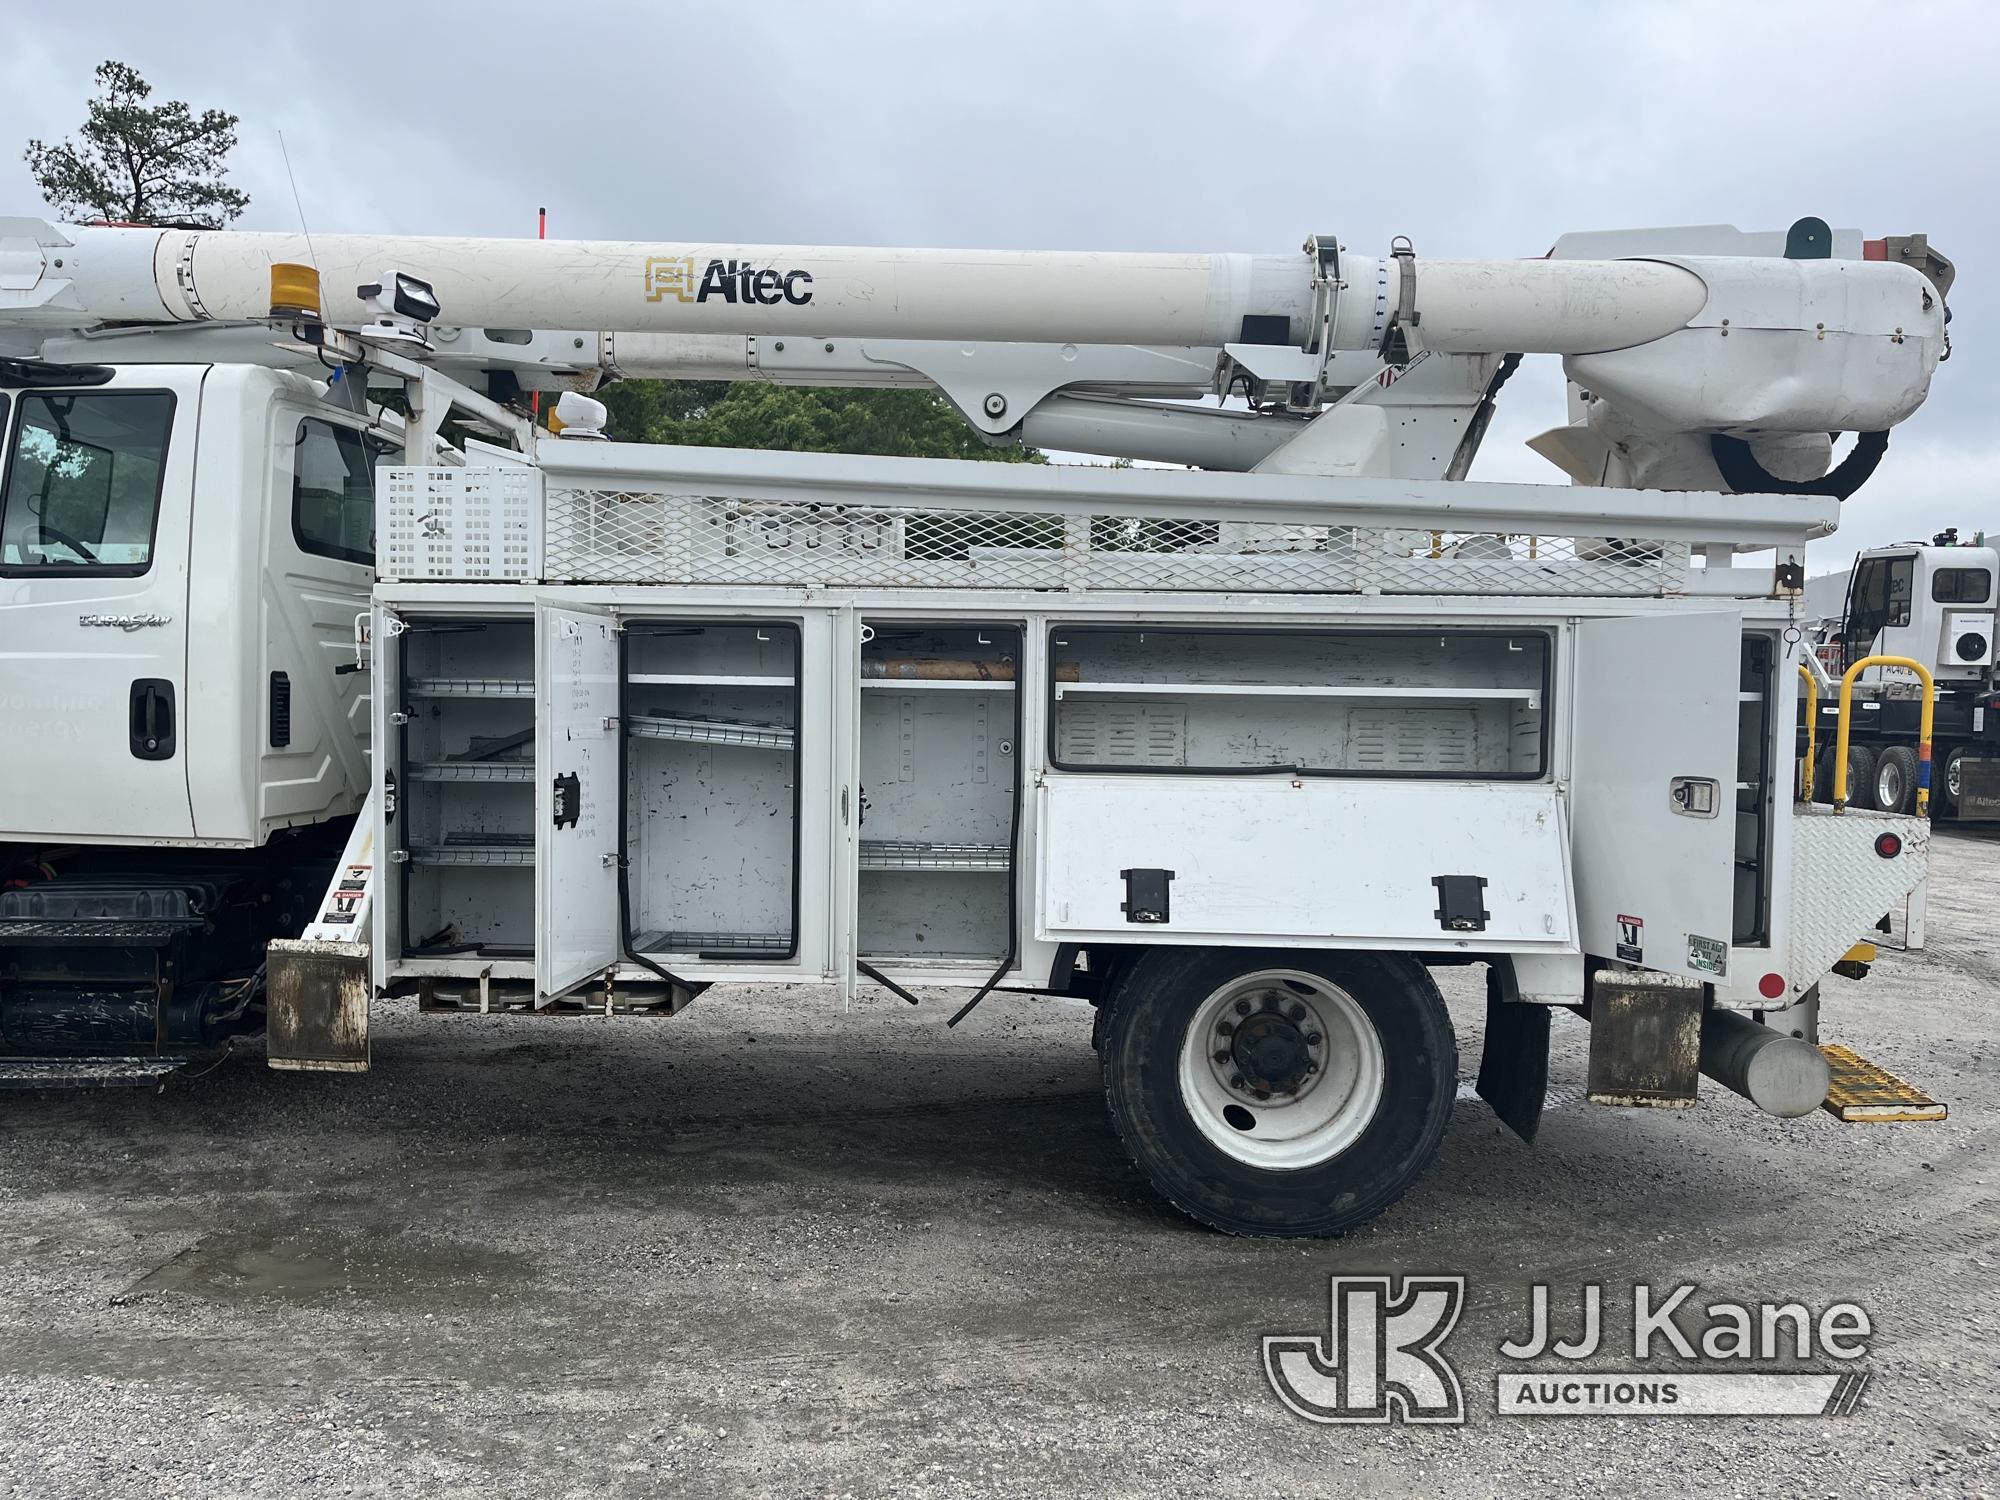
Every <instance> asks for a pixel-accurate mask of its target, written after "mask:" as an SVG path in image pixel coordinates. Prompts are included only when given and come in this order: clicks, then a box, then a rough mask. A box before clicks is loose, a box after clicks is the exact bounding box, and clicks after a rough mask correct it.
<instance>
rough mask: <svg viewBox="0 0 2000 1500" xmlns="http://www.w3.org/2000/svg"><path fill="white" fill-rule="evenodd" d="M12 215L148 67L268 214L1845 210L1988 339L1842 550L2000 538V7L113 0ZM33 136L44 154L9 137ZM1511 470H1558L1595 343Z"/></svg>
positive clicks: (1966, 329) (1272, 234)
mask: <svg viewBox="0 0 2000 1500" xmlns="http://www.w3.org/2000/svg"><path fill="white" fill-rule="evenodd" d="M6 39H7V45H6V46H5V47H4V48H0V100H4V104H0V121H4V125H5V126H6V129H5V130H0V147H4V150H0V211H4V212H10V213H30V212H38V211H39V208H38V205H39V197H38V194H37V193H36V190H35V187H34V184H33V181H32V180H31V178H30V177H29V175H28V172H27V169H26V167H25V166H24V165H23V164H22V163H21V161H20V159H19V154H18V153H19V149H20V144H21V143H25V141H26V139H27V138H28V137H29V136H31V135H39V136H43V137H57V136H61V135H63V134H65V133H67V132H69V131H71V130H73V129H74V127H75V126H76V124H77V123H78V122H79V121H80V119H81V117H82V113H83V101H84V100H85V99H86V97H87V96H88V95H89V93H90V89H91V78H90V74H91V69H92V68H93V67H94V66H95V65H96V63H97V62H99V61H100V60H102V59H103V58H106V57H116V58H119V59H121V60H123V61H126V62H129V63H131V64H133V65H134V66H135V67H137V68H139V69H140V71H141V72H143V73H144V74H145V75H146V77H147V78H148V79H149V80H150V81H151V82H152V83H153V84H154V86H155V89H156V90H157V91H158V93H159V94H160V95H164V96H167V97H174V98H184V99H186V100H188V101H189V102H190V103H191V104H193V105H194V106H195V107H197V108H202V107H207V106H220V107H223V108H227V109H229V110H231V111H234V112H235V113H236V114H238V115H240V116H241V117H242V125H241V127H240V133H241V144H240V146H239V148H238V150H237V153H236V157H235V172H234V180H235V181H236V182H237V184H238V185H239V186H241V187H243V188H245V189H246V190H247V191H248V192H249V193H250V194H251V198H252V205H251V208H250V210H249V212H248V214H246V215H245V217H244V218H243V220H242V221H241V227H243V228H251V229H290V228H294V227H296V225H297V217H298V216H297V210H296V209H295V208H294V206H293V203H292V197H291V193H290V190H289V188H288V187H287V185H286V181H285V172H284V165H283V162H282V160H281V157H280V154H279V148H278V132H279V131H281V130H282V131H283V132H284V135H285V141H286V143H287V145H288V146H289V148H290V151H291V157H292V164H293V167H294V168H295V170H296V172H297V176H298V184H299V191H300V194H301V196H302V198H303V200H304V207H305V213H306V217H307V219H308V222H309V223H310V224H311V226H312V227H313V228H314V229H319V230H329V231H330V230H335V229H347V230H379V231H391V232H395V231H402V232H413V233H414V232H427V233H456V234H521V233H526V234H532V233H533V232H534V216H535V209H536V207H537V206H538V205H542V204H546V205H547V206H548V209H549V213H550V219H551V225H552V228H551V233H552V234H559V235H561V236H563V237H578V238H587V237H593V236H599V237H611V238H621V239H622V238H630V239H655V238H656V239H676V240H715V241H735V242H739V243H820V244H841V243H847V244H884V245H941V246H966V247H993V248H1003V249H1045V248H1047V249H1105V250H1179V251H1210V250H1245V251H1266V252H1268V251H1280V252H1283V251H1291V250H1293V249H1295V248H1296V247H1297V246H1299V245H1300V244H1301V243H1302V242H1303V241H1304V239H1305V236H1306V235H1307V234H1308V233H1312V232H1329V231H1330V232H1336V233H1338V234H1339V235H1340V236H1341V238H1342V239H1343V240H1344V241H1345V242H1347V243H1349V244H1352V245H1353V246H1355V248H1356V249H1357V250H1366V251H1370V252H1379V250H1380V249H1382V248H1386V246H1387V244H1388V241H1389V239H1390V237H1391V236H1392V235H1396V234H1406V235H1408V236H1410V237H1411V239H1412V240H1413V241H1414V242H1415V244H1416V246H1417V249H1418V252H1419V254H1420V255H1421V254H1429V255H1438V256H1511V255H1523V254H1539V253H1541V252H1542V251H1543V250H1545V249H1547V248H1548V245H1549V243H1550V241H1551V240H1553V239H1554V238H1555V237H1556V236H1557V235H1558V234H1560V233H1562V232H1564V231H1565V230H1573V229H1598V228H1621V227H1630V226H1639V225H1652V224H1683V223H1685V224H1699V223H1718V222H1720V223H1733V224H1735V225H1737V226H1739V227H1741V228H1745V229H1753V228H1754V229H1764V228H1781V227H1783V226H1785V225H1787V224H1790V223H1791V222H1792V221H1793V220H1794V219H1797V218H1799V217H1800V216H1802V215H1806V214H1816V215H1818V216H1820V217H1822V218H1825V219H1827V220H1828V221H1829V222H1831V223H1832V224H1834V225H1835V226H1837V227H1854V228H1859V229H1862V230H1864V231H1865V232H1866V233H1867V234H1868V235H1869V236H1870V237H1875V236H1879V235H1883V234H1900V233H1907V232H1911V231H1925V232H1928V233H1929V234H1930V235H1931V237H1932V241H1933V243H1934V244H1935V245H1936V246H1937V247H1938V248H1939V249H1941V250H1942V251H1943V252H1944V253H1945V254H1946V255H1948V256H1950V257H1952V258H1953V259H1954V260H1955V261H1956V262H1957V265H1958V270H1959V277H1960V280H1959V287H1958V289H1956V290H1955V291H1954V293H1953V295H1952V298H1951V304H1952V309H1953V313H1954V322H1953V324H1952V332H1953V336H1954V342H1955V344H1956V346H1957V353H1956V355H1955V357H1954V358H1953V359H1952V361H1951V362H1950V363H1949V364H1948V365H1946V366H1945V367H1943V368H1942V369H1941V370H1940V371H1939V374H1938V378H1937V380H1936V383H1935V384H1934V386H1933V393H1932V397H1931V400H1930V402H1929V404H1928V405H1927V406H1926V407H1925V408H1924V409H1923V410H1922V411H1921V412H1919V413H1918V414H1917V415H1916V416H1915V417H1914V418H1912V419H1911V420H1910V421H1909V422H1908V423H1906V424H1904V426H1903V427H1901V428H1899V429H1898V430H1897V432H1896V435H1895V437H1894V438H1893V440H1892V442H1891V445H1890V450H1889V456H1888V458H1887V459H1886V460H1885V461H1884V463H1883V465H1882V467H1881V468H1880V469H1879V470H1878V471H1877V473H1876V475H1875V478H1874V479H1873V480H1872V481H1871V482H1870V483H1869V485H1868V486H1867V487H1866V488H1865V489H1864V490H1863V491H1862V492H1861V493H1860V494H1859V495H1858V496H1856V497H1855V498H1854V499H1853V500H1851V501H1849V502H1848V504H1847V516H1848V519H1847V523H1846V525H1845V526H1844V528H1843V530H1842V532H1841V534H1840V537H1839V538H1838V539H1837V540H1836V541H1835V542H1833V543H1830V544H1827V545H1826V546H1825V547H1823V548H1821V549H1816V553H1815V556H1814V558H1813V559H1812V570H1813V571H1814V572H1819V571H1823V570H1825V569H1827V568H1829V567H1834V566H1842V565H1844V563H1845V559H1846V555H1847V554H1848V553H1849V552H1850V551H1851V550H1852V548H1853V547H1856V546H1865V545H1873V544H1876V543H1880V542H1884V541H1894V540H1900V539H1905V538H1910V537H1918V536H1928V535H1929V534H1930V533H1932V532H1933V531H1936V530H1938V529H1939V528H1941V527H1944V526H1947V525H1956V526H1958V527H1959V528H1960V529H1961V531H1962V532H1966V533H1970V532H1971V531H1972V530H1974V529H1982V528H1983V529H1985V530H1986V531H1988V532H1989V533H1991V532H2000V480H1996V471H1997V470H2000V435H1996V427H1995V422H1994V413H1995V410H1996V406H1997V405H2000V353H1996V350H1995V342H1994V340H1995V333H1994V325H1995V321H1996V320H1995V309H1996V307H2000V264H1996V262H2000V253H1996V251H1995V249H1994V248H1992V247H1994V246H1996V245H2000V194H1996V191H1995V187H1996V181H1995V179H1996V167H1995V159H1996V150H1995V148H1996V146H2000V86H1996V81H1995V80H1996V77H2000V7H1994V6H1992V5H1987V4H1978V3H1969V0H1968V3H1963V4H1952V3H1937V4H1925V3H1921V0H1900V3H1896V4H1893V5H1891V4H1887V3H1880V4H1875V5H1864V4H1857V3H1847V0H1814V3H1805V4H1797V3H1778V0H1758V3H1741V0H1738V3H1733V4H1732V3H1720V4H1717V3H1682V4H1676V3H1643V0H1630V3H1620V4H1603V3H1594V4H1570V3H1556V0H1514V3H1509V4H1499V3H1495V4H1491V5H1478V4H1471V3H1465V4H1447V3H1424V0H1402V3H1400V4H1397V5H1395V6H1381V5H1371V6H1367V7H1362V6H1359V5H1340V4H1335V3H1332V0H1327V3H1323V4H1296V5H1295V4H1284V3H1280V0H1260V3H1257V4H1254V5H1241V6H1238V5H1225V4H1216V3H1208V4H1185V5H1183V4H1171V3H1166V0H1133V3H1100V4H1090V3H1084V0H1068V3H1047V4H1045V3H1040V0H1005V3H998V0H992V3H985V4H971V3H946V4H939V3H936V0H930V3H918V0H912V3H908V4H856V3H846V0H822V3H806V0H796V3H794V0H763V3H760V4H755V5H715V4H702V5H694V4H687V5H680V4H654V5H624V4H615V3H602V0H600V3H597V4H593V5H589V6H581V5H577V6H560V5H558V6H551V5H548V4H539V5H536V6H534V7H532V8H531V7H529V6H526V5H511V4H502V3H494V0H488V3H485V4H479V5H472V4H456V3H408V0H406V3H403V4H400V5H377V4H371V3H366V0H346V3H344V4H341V5H339V6H310V7H308V6H287V5H273V4H270V3H268V0H263V3H254V4H236V3H213V4H205V5H198V6H194V7H186V8H173V7H161V6H159V5H158V4H157V3H145V4H110V3H98V4H91V5H79V4H75V3H74V0H64V3H41V0H28V3H23V0H13V3H11V4H9V5H8V7H7V10H6ZM4 137H11V141H9V140H7V139H4ZM1536 363H1542V364H1544V365H1546V366H1547V368H1546V369H1544V370H1541V371H1539V372H1534V371H1532V370H1524V371H1523V373H1522V376H1521V378H1518V379H1516V380H1515V381H1514V382H1513V384H1512V385H1511V386H1510V387H1509V389H1508V393H1507V397H1506V399H1505V400H1503V402H1502V404H1501V408H1500V418H1499V420H1498V421H1497V422H1496V424H1495V427H1494V431H1493V433H1492V435H1491V436H1490V437H1489V438H1488V440H1487V445H1486V449H1485V451H1484V452H1483V453H1482V455H1481V457H1480V461H1479V465H1478V467H1477V468H1476V469H1475V471H1474V472H1475V477H1484V478H1505V479H1554V478H1556V477H1557V475H1556V471H1555V470H1554V469H1553V468H1551V467H1549V466H1548V465H1547V464H1545V463H1544V462H1543V461H1542V460H1541V459H1539V458H1537V457H1535V456H1534V455H1533V454H1531V453H1529V452H1528V451H1527V450H1526V449H1524V448H1522V447H1521V446H1520V445H1521V440H1522V439H1523V438H1524V437H1526V436H1527V435H1529V434H1531V433H1533V432H1536V431H1539V430H1540V429H1542V428H1544V427H1547V426H1551V425H1554V424H1555V423H1556V422H1559V421H1561V420H1563V417H1562V407H1561V399H1560V391H1561V382H1560V375H1559V373H1558V372H1557V370H1556V369H1555V367H1554V363H1553V361H1539V362H1537V361H1530V366H1533V365H1534V364H1536Z"/></svg>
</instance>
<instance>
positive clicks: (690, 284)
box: [646, 255, 813, 307]
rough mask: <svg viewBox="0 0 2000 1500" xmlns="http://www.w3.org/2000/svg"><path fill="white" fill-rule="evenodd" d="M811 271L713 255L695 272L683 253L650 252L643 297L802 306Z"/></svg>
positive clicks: (807, 297) (808, 295) (808, 298)
mask: <svg viewBox="0 0 2000 1500" xmlns="http://www.w3.org/2000/svg"><path fill="white" fill-rule="evenodd" d="M812 284H813V278H812V272H810V271H798V270H793V271H780V270H778V269H776V268H775V267H772V266H758V265H754V264H752V263H751V262H750V261H747V260H735V259H730V260H722V259H716V260H712V261H710V262H709V263H708V265H707V267H706V268H705V269H704V270H703V271H702V272H701V273H700V275H698V276H697V275H696V274H695V268H694V261H693V260H692V259H691V258H690V257H687V256H670V255H654V256H649V257H648V258H647V260H646V300H647V301H648V302H664V301H665V300H666V299H667V298H669V297H672V298H673V299H674V300H675V301H676V302H710V301H717V302H733V303H737V304H740V305H743V306H747V307H759V306H761V307H776V306H777V305H778V304H779V303H780V302H789V303H790V304H791V305H792V306H793V307H804V306H805V305H806V304H807V303H809V302H811V301H812V299H813V294H812Z"/></svg>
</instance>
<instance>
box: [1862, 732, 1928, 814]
mask: <svg viewBox="0 0 2000 1500" xmlns="http://www.w3.org/2000/svg"><path fill="white" fill-rule="evenodd" d="M1868 792H1869V799H1868V800H1869V801H1870V803H1871V804H1872V805H1873V806H1874V808H1875V810H1876V811H1877V812H1886V813H1900V812H1908V811H1909V810H1910V809H1911V808H1912V807H1913V806H1915V805H1916V800H1917V752H1916V751H1914V750H1912V749H1910V747H1909V746H1907V745H1888V746H1885V747H1884V748H1883V750H1882V753H1881V754H1880V755H1878V756H1876V757H1875V771H1874V774H1873V775H1872V776H1870V777H1869V778H1868ZM1855 800H1856V801H1859V800H1860V798H1859V797H1856V799H1855Z"/></svg>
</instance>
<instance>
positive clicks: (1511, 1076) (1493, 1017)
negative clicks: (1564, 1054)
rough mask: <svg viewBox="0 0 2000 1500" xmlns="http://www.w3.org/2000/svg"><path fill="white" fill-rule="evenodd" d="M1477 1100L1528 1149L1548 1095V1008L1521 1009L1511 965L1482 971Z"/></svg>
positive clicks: (1532, 1143) (1496, 965)
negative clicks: (1483, 987)
mask: <svg viewBox="0 0 2000 1500" xmlns="http://www.w3.org/2000/svg"><path fill="white" fill-rule="evenodd" d="M1478 1089H1479V1097H1480V1098H1482V1099H1484V1100H1485V1101H1486V1102H1487V1103H1488V1104H1490V1105H1492V1106H1493V1113H1494V1114H1496V1115H1498V1116H1499V1117H1500V1122H1501V1123H1502V1124H1503V1125H1505V1126H1506V1127H1507V1128H1508V1129H1510V1130H1512V1131H1513V1132H1514V1134H1516V1135H1518V1136H1519V1137H1520V1138H1521V1139H1522V1140H1524V1141H1526V1142H1527V1143H1528V1144H1529V1145H1531V1146H1532V1145H1534V1143H1535V1132H1536V1131H1537V1130H1540V1129H1541V1128H1542V1105H1543V1103H1544V1102H1545V1101H1546V1100H1547V1098H1548V1092H1549V1008H1548V1007H1547V1006H1546V1005H1529V1004H1524V1003H1523V1002H1522V1001H1521V1000H1519V999H1517V998H1516V996H1515V992H1514V970H1513V966H1512V965H1511V964H1507V963H1504V962H1502V963H1495V964H1490V965H1488V966H1487V969H1486V1045H1485V1047H1484V1048H1482V1049H1481V1051H1480V1054H1479V1084H1478Z"/></svg>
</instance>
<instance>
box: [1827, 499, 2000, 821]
mask: <svg viewBox="0 0 2000 1500" xmlns="http://www.w3.org/2000/svg"><path fill="white" fill-rule="evenodd" d="M1996 598H2000V549H1995V548H1993V547H1989V546H1985V545H1983V539H1982V542H1979V543H1975V544H1974V545H1971V546H1961V545H1959V544H1958V542H1957V534H1956V532H1955V531H1947V532H1943V533H1941V534H1940V535H1939V536H1938V537H1936V538H1935V539H1934V540H1933V541H1931V542H1930V543H1928V544H1919V543H1914V542H1911V543H1904V544H1901V545H1898V546H1894V547H1878V548H1876V549H1874V550H1872V551H1868V552H1864V553H1862V554H1861V556H1860V557H1859V558H1857V559H1856V560H1855V565H1854V571H1853V573H1852V575H1851V576H1850V578H1849V581H1848V587H1847V604H1846V609H1845V611H1844V612H1843V615H1842V617H1841V619H1840V621H1839V624H1838V628H1837V631H1836V633H1835V635H1834V638H1833V648H1832V652H1831V654H1832V657H1833V660H1832V661H1831V662H1830V663H1829V665H1830V666H1831V668H1832V670H1833V672H1834V673H1835V674H1836V676H1837V675H1838V674H1839V673H1841V672H1843V671H1845V670H1847V669H1848V668H1849V667H1851V666H1853V664H1854V663H1856V662H1859V661H1861V660H1863V659H1864V658H1866V657H1870V656H1893V657H1904V658H1907V659H1909V660H1911V661H1916V662H1920V663H1921V664H1922V665H1923V666H1924V667H1925V669H1926V670H1927V671H1928V672H1929V673H1930V675H1931V679H1932V681H1933V683H1934V684H1935V700H1934V711H1933V724H1932V731H1931V738H1930V742H1929V743H1928V744H1926V743H1924V742H1923V735H1922V721H1921V715H1920V712H1919V709H1920V703H1921V699H1922V686H1921V684H1920V682H1919V681H1918V678H1917V674H1916V673H1914V672H1912V671H1911V670H1910V669H1909V668H1908V667H1904V666H1897V665H1875V666H1869V667H1864V668H1862V669H1861V671H1860V672H1859V674H1857V677H1856V692H1855V695H1854V712H1853V715H1852V720H1851V723H1850V726H1849V729H1850V736H1849V744H1848V753H1847V783H1848V785H1849V787H1850V788H1852V789H1854V795H1856V796H1859V797H1861V798H1862V799H1863V800H1864V805H1870V806H1873V807H1875V808H1877V809H1879V810H1882V811H1885V812H1903V811H1907V810H1909V808H1910V806H1911V805H1912V803H1913V802H1914V799H1915V794H1916V792H1917V790H1918V788H1919V787H1920V786H1922V785H1924V784H1925V782H1924V779H1923V778H1924V776H1925V775H1926V773H1927V772H1931V773H1932V778H1931V783H1930V784H1931V785H1933V786H1934V787H1935V790H1936V792H1937V794H1938V795H1937V799H1936V810H1937V811H1938V812H1941V813H1943V814H1945V815H1947V816H1951V817H1956V818H1960V819H1978V820H1985V819H1993V818H2000V691H1996V688H2000V684H1996V681H1995V663H1996V661H2000V656H1996V651H1995V630H1994V619H1995V604H1996ZM1839 713H1840V708H1839V704H1838V702H1837V701H1836V700H1835V699H1834V698H1833V696H1832V695H1828V697H1827V700H1826V701H1823V702H1822V703H1821V704H1820V705H1819V716H1820V723H1819V735H1818V738H1819V743H1820V748H1821V767H1820V775H1819V791H1820V794H1821V795H1822V796H1823V797H1824V796H1827V795H1830V794H1831V784H1830V783H1831V772H1832V765H1831V762H1832V758H1833V751H1832V746H1833V743H1834V731H1835V728H1836V726H1837V724H1838V721H1839ZM1927 762H1928V764H1927ZM1933 766H1934V771H1933Z"/></svg>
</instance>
